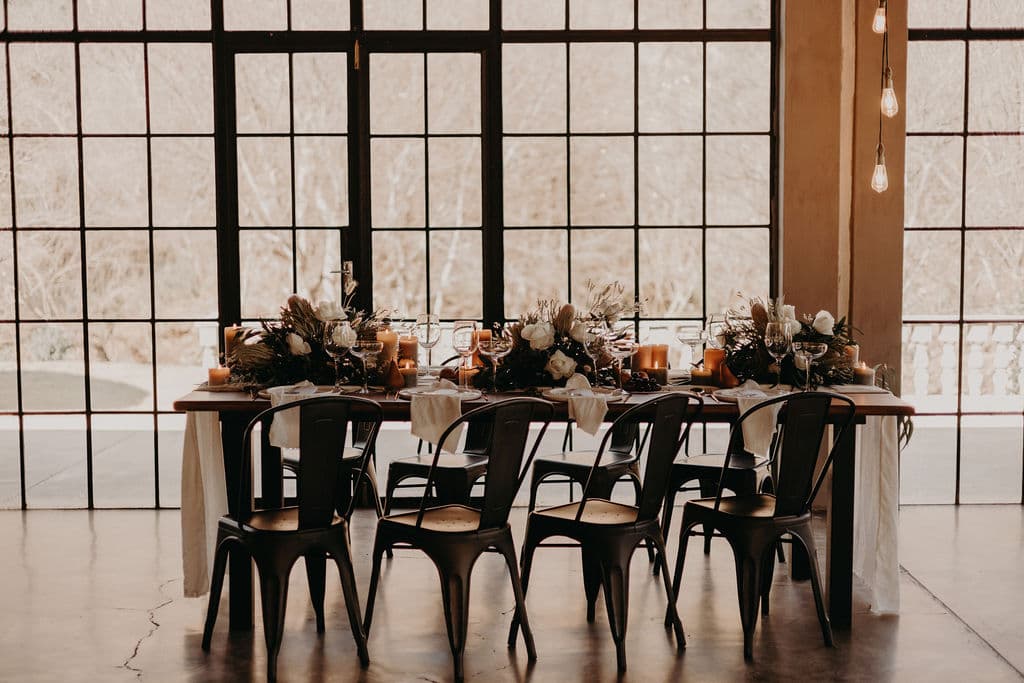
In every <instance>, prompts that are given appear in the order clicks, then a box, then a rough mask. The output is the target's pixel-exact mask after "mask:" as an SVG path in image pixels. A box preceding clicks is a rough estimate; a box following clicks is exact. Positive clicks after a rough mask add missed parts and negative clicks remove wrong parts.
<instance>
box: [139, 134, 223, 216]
mask: <svg viewBox="0 0 1024 683" xmlns="http://www.w3.org/2000/svg"><path fill="white" fill-rule="evenodd" d="M150 153H151V155H152V162H151V163H152V166H153V180H152V185H153V225H154V226H155V227H192V226H196V227H199V226H209V227H213V226H214V225H216V223H217V205H216V197H215V196H214V193H215V190H216V178H215V174H214V159H213V156H214V155H213V138H178V137H175V138H153V139H152V140H151V141H150Z"/></svg>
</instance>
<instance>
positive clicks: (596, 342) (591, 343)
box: [585, 322, 608, 386]
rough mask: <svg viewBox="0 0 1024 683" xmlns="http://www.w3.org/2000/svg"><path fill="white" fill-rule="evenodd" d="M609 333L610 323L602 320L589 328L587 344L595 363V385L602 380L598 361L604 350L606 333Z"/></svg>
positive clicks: (588, 352) (589, 354)
mask: <svg viewBox="0 0 1024 683" xmlns="http://www.w3.org/2000/svg"><path fill="white" fill-rule="evenodd" d="M607 334H608V325H606V324H605V323H604V322H600V323H597V324H594V325H591V326H590V327H588V328H587V341H586V344H585V346H586V347H587V355H588V356H590V360H591V361H593V363H594V380H595V383H594V386H597V383H599V382H600V380H601V375H600V374H598V372H597V361H598V358H599V356H600V354H601V352H602V351H603V350H604V345H605V335H607Z"/></svg>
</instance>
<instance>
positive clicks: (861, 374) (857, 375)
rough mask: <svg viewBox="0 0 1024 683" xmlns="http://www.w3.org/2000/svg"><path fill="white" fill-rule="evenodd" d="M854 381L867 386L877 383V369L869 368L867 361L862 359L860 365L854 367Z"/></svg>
mask: <svg viewBox="0 0 1024 683" xmlns="http://www.w3.org/2000/svg"><path fill="white" fill-rule="evenodd" d="M853 383H854V384H864V385H866V386H874V385H875V370H874V368H869V367H868V366H867V363H865V362H864V361H861V362H860V363H859V364H858V365H856V366H855V367H854V368H853Z"/></svg>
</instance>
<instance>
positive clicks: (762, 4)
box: [706, 0, 771, 28]
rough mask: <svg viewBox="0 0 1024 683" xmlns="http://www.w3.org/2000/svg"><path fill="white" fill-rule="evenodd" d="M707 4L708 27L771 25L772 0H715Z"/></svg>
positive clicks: (765, 26) (766, 26) (758, 26)
mask: <svg viewBox="0 0 1024 683" xmlns="http://www.w3.org/2000/svg"><path fill="white" fill-rule="evenodd" d="M706 5H707V13H708V16H707V24H708V28H768V27H769V26H771V0H715V1H714V2H707V3H706Z"/></svg>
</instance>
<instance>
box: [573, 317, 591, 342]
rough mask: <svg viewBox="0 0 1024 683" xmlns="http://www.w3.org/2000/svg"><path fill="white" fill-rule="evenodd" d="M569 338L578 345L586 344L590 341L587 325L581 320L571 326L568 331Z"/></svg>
mask: <svg viewBox="0 0 1024 683" xmlns="http://www.w3.org/2000/svg"><path fill="white" fill-rule="evenodd" d="M569 336H570V337H572V338H573V339H575V340H576V341H578V342H579V343H580V344H586V343H587V342H588V341H589V340H590V334H589V333H588V332H587V324H586V323H585V322H583V321H582V320H580V321H577V322H576V323H575V324H574V325H573V326H572V329H571V330H569Z"/></svg>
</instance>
